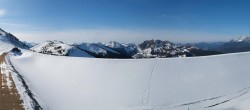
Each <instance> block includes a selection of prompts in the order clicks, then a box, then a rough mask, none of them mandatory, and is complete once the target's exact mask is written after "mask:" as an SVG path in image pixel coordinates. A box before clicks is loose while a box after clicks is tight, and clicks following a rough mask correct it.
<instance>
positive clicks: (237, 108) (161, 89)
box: [10, 50, 250, 110]
mask: <svg viewBox="0 0 250 110" xmlns="http://www.w3.org/2000/svg"><path fill="white" fill-rule="evenodd" d="M23 51H24V50H23ZM249 59H250V53H239V54H228V55H219V56H210V57H197V58H172V59H140V60H132V59H131V60H115V59H95V58H69V57H63V56H57V57H56V56H49V55H42V54H38V53H33V52H28V51H24V52H23V54H22V55H21V56H10V61H11V62H12V64H13V66H14V67H15V68H16V70H17V71H18V72H19V73H20V74H22V75H23V76H24V78H25V79H26V80H27V81H28V83H29V84H30V85H31V86H32V87H31V88H33V91H34V92H35V93H36V94H37V95H38V96H37V97H39V98H40V100H41V101H42V102H43V103H44V104H45V105H47V108H48V109H50V110H70V109H72V110H83V109H85V110H149V109H153V110H165V109H167V110H197V109H208V110H209V109H213V110H217V109H218V110H248V109H249V108H250V106H249V105H250V99H248V98H249V96H250V95H249V93H248V92H249V88H248V87H249V86H250V73H249V71H250V68H249V67H248V66H247V65H249V64H250V60H249Z"/></svg>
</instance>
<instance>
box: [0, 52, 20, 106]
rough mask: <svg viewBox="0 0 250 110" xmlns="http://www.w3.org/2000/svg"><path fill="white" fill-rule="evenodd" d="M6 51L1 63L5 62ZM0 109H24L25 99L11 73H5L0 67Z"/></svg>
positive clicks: (0, 59) (0, 57)
mask: <svg viewBox="0 0 250 110" xmlns="http://www.w3.org/2000/svg"><path fill="white" fill-rule="evenodd" d="M6 55H7V53H4V54H2V55H1V56H0V63H4V62H5V56H6ZM0 110H24V107H23V101H22V100H21V98H20V94H18V91H17V89H16V85H15V83H14V81H13V79H12V76H11V74H10V73H6V71H5V73H4V71H3V70H2V69H0Z"/></svg>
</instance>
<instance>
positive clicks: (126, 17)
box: [0, 0, 250, 43]
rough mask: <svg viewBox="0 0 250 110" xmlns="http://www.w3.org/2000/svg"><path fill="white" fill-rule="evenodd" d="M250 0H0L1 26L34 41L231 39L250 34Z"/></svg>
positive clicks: (200, 40)
mask: <svg viewBox="0 0 250 110" xmlns="http://www.w3.org/2000/svg"><path fill="white" fill-rule="evenodd" d="M249 5H250V2H249V1H245V0H240V1H235V0H219V1H218V0H206V1H205V0H203V1H200V0H105V1H103V0H73V1H67V0H53V1H50V0H42V1H31V0H23V1H19V0H0V7H1V8H0V27H1V28H2V29H4V30H6V31H7V32H10V33H13V34H14V35H16V36H17V37H18V38H19V39H21V40H25V41H30V42H42V41H45V40H60V41H64V42H68V43H73V42H108V41H118V42H124V43H130V42H132V43H139V42H141V41H144V40H148V39H160V40H169V41H172V42H181V43H185V42H214V41H229V40H230V39H232V38H236V37H239V36H243V35H246V36H248V35H250V32H249V31H248V30H250V26H249V25H246V24H248V23H249V22H250V21H249V18H250V15H249V14H250V12H249V11H248V10H249Z"/></svg>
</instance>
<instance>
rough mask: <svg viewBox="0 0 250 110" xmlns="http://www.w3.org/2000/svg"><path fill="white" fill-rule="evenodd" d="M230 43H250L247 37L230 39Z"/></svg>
mask: <svg viewBox="0 0 250 110" xmlns="http://www.w3.org/2000/svg"><path fill="white" fill-rule="evenodd" d="M231 42H248V43H249V42H250V37H249V36H241V37H239V38H235V39H232V40H231Z"/></svg>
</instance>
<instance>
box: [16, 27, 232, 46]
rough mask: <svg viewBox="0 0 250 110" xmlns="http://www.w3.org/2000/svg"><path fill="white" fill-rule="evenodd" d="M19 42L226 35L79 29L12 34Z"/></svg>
mask: <svg viewBox="0 0 250 110" xmlns="http://www.w3.org/2000/svg"><path fill="white" fill-rule="evenodd" d="M13 34H14V35H16V36H17V37H19V39H21V40H25V41H32V42H43V41H45V40H60V41H64V42H67V43H74V42H78V43H79V42H109V41H119V42H124V43H128V42H131V43H141V42H142V41H144V40H150V39H160V40H169V41H172V42H200V41H208V42H209V41H227V40H229V39H230V38H229V37H235V36H228V35H218V34H216V35H215V34H208V33H199V32H189V31H181V30H178V31H171V30H122V29H121V30H119V29H103V30H101V29H99V30H98V29H96V30H95V29H79V30H63V31H27V32H13Z"/></svg>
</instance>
